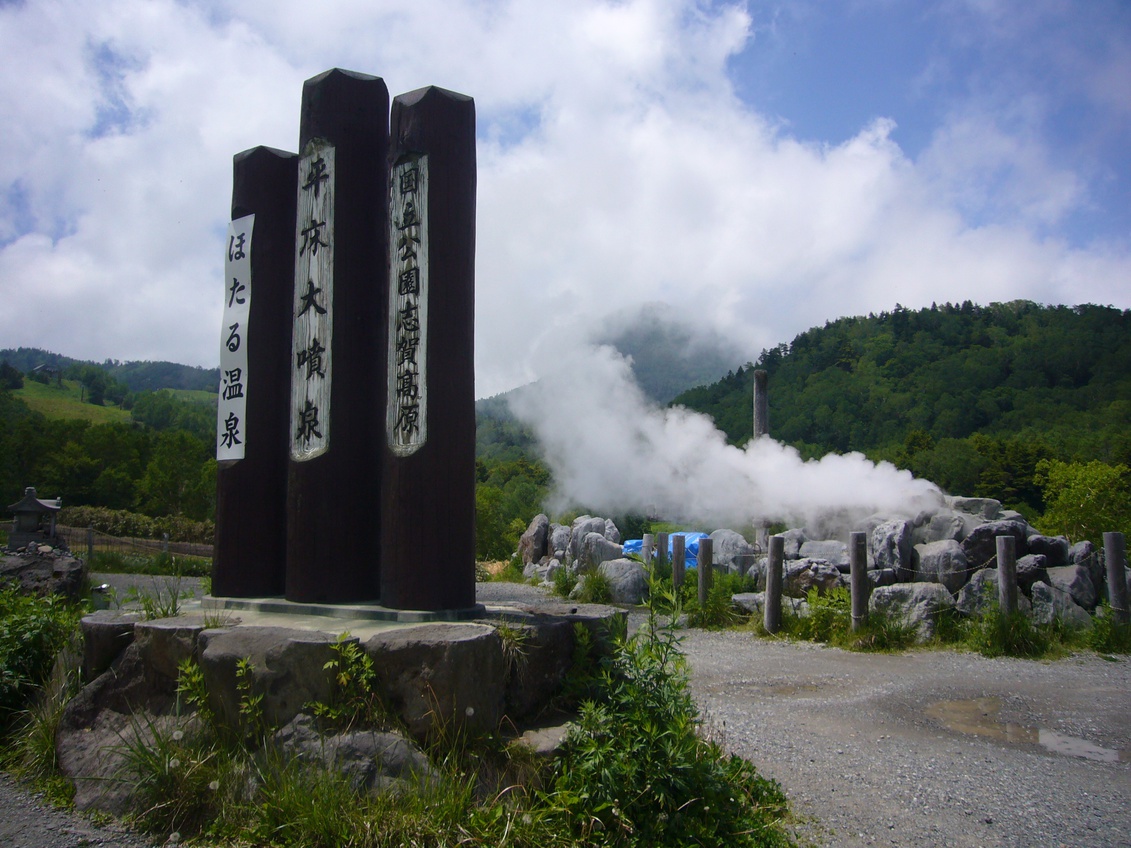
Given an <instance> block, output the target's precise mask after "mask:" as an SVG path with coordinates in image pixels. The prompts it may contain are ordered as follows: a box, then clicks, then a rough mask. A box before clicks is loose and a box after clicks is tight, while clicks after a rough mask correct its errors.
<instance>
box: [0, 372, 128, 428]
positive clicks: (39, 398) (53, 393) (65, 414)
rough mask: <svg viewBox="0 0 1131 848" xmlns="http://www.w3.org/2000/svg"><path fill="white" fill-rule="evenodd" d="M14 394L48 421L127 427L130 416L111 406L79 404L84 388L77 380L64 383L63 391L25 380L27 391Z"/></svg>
mask: <svg viewBox="0 0 1131 848" xmlns="http://www.w3.org/2000/svg"><path fill="white" fill-rule="evenodd" d="M12 394H14V395H15V396H16V397H18V398H20V400H22V401H23V402H24V403H26V404H27V405H28V407H30V408H31V409H33V410H35V411H36V412H41V413H43V414H44V415H45V416H47V417H48V418H68V419H70V418H80V419H85V420H87V421H91V422H93V423H95V424H113V423H127V422H129V421H130V414H129V412H127V411H126V410H124V409H119V408H118V407H116V406H113V405H110V404H107V405H106V406H95V405H93V404H90V403H83V402H81V401H80V400H79V398H80V396H81V387H80V386H79V384H78V383H77V382H76V381H74V380H64V381H63V385H62V387H59V386H56V385H55V384H54V383H52V384H51V385H48V386H45V385H43V384H42V383H37V382H35V381H34V380H25V381H24V387H23V388H22V389H17V390H16V391H14V392H13V393H12Z"/></svg>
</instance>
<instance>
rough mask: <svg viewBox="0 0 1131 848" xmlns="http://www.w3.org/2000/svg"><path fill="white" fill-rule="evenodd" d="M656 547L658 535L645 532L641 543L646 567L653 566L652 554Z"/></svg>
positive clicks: (641, 551)
mask: <svg viewBox="0 0 1131 848" xmlns="http://www.w3.org/2000/svg"><path fill="white" fill-rule="evenodd" d="M655 547H656V537H655V536H654V535H652V534H651V533H645V534H644V538H643V540H642V541H641V545H640V554H641V555H642V556H643V557H644V567H645V568H651V567H652V556H653V553H654V549H655Z"/></svg>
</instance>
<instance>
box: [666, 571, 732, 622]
mask: <svg viewBox="0 0 1131 848" xmlns="http://www.w3.org/2000/svg"><path fill="white" fill-rule="evenodd" d="M690 577H691V578H692V579H691V580H687V579H685V580H684V584H683V587H682V590H681V595H683V597H684V598H686V600H683V601H682V602H683V604H684V605H685V608H686V609H687V623H688V625H689V626H691V627H702V628H704V629H716V628H720V627H731V626H732V625H735V624H738V623H739V622H740V621H742V619H743V617H744V614H743V613H742V612H740V611H739V610H738V609H737V608H736V607H735V606H734V603H733V602H732V601H731V596H732V595H736V594H739V593H740V592H752V591H754V579H753V578H751V577H746V576H744V575H741V574H725V573H718V572H716V573H715V574H714V576H713V577H714V579H713V580H712V582H711V588H710V589H709V590H708V591H707V602H706V603H705V604H703V605H702V606H700V604H699V587H698V586H697V585H696V584H695V583H693V582H692V580H694V579H696V578H697V577H698V575H697V573H696V572H691V573H690ZM660 579H661V580H662V581H663V578H662V577H661V578H660ZM664 582H665V584H666V585H670V578H669V579H668V580H667V581H664Z"/></svg>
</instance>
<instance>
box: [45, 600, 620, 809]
mask: <svg viewBox="0 0 1131 848" xmlns="http://www.w3.org/2000/svg"><path fill="white" fill-rule="evenodd" d="M347 608H348V609H353V608H354V605H348V606H347V607H343V609H342V610H341V611H340V612H339V613H338V614H336V615H315V614H295V613H287V614H284V613H280V612H278V611H273V610H264V609H239V610H237V609H232V608H223V609H218V608H217V607H215V606H210V607H209V608H207V611H206V610H205V609H202V608H201V606H200V605H199V604H195V603H188V604H185V605H184V606H183V607H182V610H183V614H181V615H179V616H177V617H176V618H166V619H157V620H152V621H142V620H140V615H139V614H138V613H137V612H136V611H135V612H129V611H117V610H102V611H99V612H95V613H92V614H90V615H88V616H86V617H85V618H84V619H83V621H82V631H83V636H84V640H83V641H84V652H85V654H84V657H83V676H84V683H85V685H84V687H83V688H82V690H81V691H80V692H79V694H78V695H77V696H76V697H75V698H74V699H73V700H72V701H71V702H70V703H69V704H68V705H67V707H66V709H65V711H64V714H63V717H62V720H61V721H60V725H59V730H58V733H57V735H56V748H57V753H58V757H59V764H60V769H61V770H62V772H63V773H64V774H65V775H67V776H68V777H69V778H71V779H72V780H73V781H74V783H75V786H76V794H75V806H76V807H77V808H79V809H83V810H87V809H98V810H105V811H107V812H111V813H121V812H124V811H125V810H126V809H127V808H128V806H129V801H130V797H129V796H130V792H131V791H132V785H133V783H132V781H131V780H130V779H129V776H128V775H127V774H126V772H125V770H124V766H125V759H124V755H123V752H124V747H125V746H124V745H123V739H127V738H132V737H133V736H136V735H138V734H142V735H144V734H146V733H149V734H152V733H153V732H154V730H155V729H164V730H166V731H168V732H172V730H173V729H177V728H182V727H184V728H189V727H191V726H192V724H193V722H194V721H196V719H195V718H194V716H193V714H192V711H191V710H189V709H187V708H186V706H185V704H184V703H183V698H178V695H177V691H176V690H177V667H178V664H179V663H181V662H182V661H183V660H185V659H191V660H193V661H195V662H196V663H198V664H199V666H200V668H201V670H202V672H203V676H204V679H205V682H206V685H207V689H208V693H209V699H210V702H211V703H210V706H211V708H212V709H213V711H214V712H215V713H216V714H217V715H218V716H219V717H220V718H221V720H222V721H224V722H226V723H228V724H229V725H230V726H232V727H238V726H239V723H240V692H239V689H238V687H237V666H238V664H239V662H240V661H241V660H247V661H249V662H250V664H251V668H252V682H251V685H252V689H253V691H254V693H255V694H257V695H262V701H261V706H262V711H263V717H264V719H265V721H266V722H267V724H268V725H269V726H271V727H274V728H279V729H280V733H282V734H283V735H284V736H285V735H286V733H285V732H283V730H284V729H285V728H287V727H292V725H293V726H296V727H297V726H299V725H302V726H305V725H303V723H304V722H308V719H307V718H305V716H309V715H310V714H311V712H312V708H311V707H310V704H311V703H312V702H323V703H330V702H331V701H332V699H333V698H334V692H335V688H334V687H335V671H334V670H333V668H329V669H328V668H327V663H328V662H329V661H331V660H333V659H335V658H336V654H335V651H334V645H335V643H336V642H337V641H338V639H339V638H342V637H343V634H348V635H346V636H345V638H348V639H350V640H353V641H356V642H357V643H358V644H360V645H361V647H362V648H363V649H364V650H365V652H366V654H367V655H368V656H369V657H371V658H372V660H373V666H374V669H375V671H376V676H377V683H376V687H377V689H378V691H379V693H380V695H381V698H382V701H383V703H384V704H385V705H386V706H387V707H388V709H389V710H390V712H391V713H392V718H393V724H394V725H396V726H397V727H399V728H400V732H401V733H402V734H403V738H404V741H405V744H406V745H408V746H410V747H411V746H412V745H413V744H414V743H422V742H424V741H425V740H426V739H428V738H429V737H430V736H432V735H434V734H436V733H445V734H446V733H451V732H453V731H454V732H457V733H458V732H462V731H467V732H470V733H472V734H476V733H484V732H487V733H492V732H499V733H503V734H504V735H508V736H509V735H513V736H515V737H516V738H521V736H522V734H523V733H524V731H527V730H528V729H530V728H540V727H542V729H541V730H536V731H535V732H532V733H530V734H527V735H528V736H529V737H530V743H529V744H531V745H532V747H534V748H535V750H536V751H537V750H539V749H540V748H543V747H545V746H546V745H547V744H548V742H547V739H549V738H550V737H553V736H554V734H553V733H552V732H550V733H548V732H547V731H546V730H545V729H544V725H545V724H546V719H547V716H550V715H552V714H553V710H554V708H555V707H556V704H555V696H556V695H558V694H559V693H560V691H561V688H562V685H563V682H564V680H565V678H566V675H567V674H568V672H569V671H570V669H571V668H572V666H573V663H574V661H575V657H574V647H575V644H574V642H575V636H576V629H575V628H576V627H577V626H578V625H581V626H582V627H584V628H585V629H586V630H587V631H589V633H590V634H592V636H593V637H594V638H593V640H592V641H593V643H594V644H595V645H597V646H599V648H600V646H604V648H600V649H601V650H604V649H605V648H607V647H608V645H609V644H610V643H609V641H608V639H607V634H608V633H609V632H610V629H611V627H612V626H613V625H614V619H617V618H621V617H624V616H625V612H624V610H621V609H617V608H615V607H608V606H602V605H595V604H571V605H567V604H562V603H558V602H555V601H549V600H548V601H546V602H539V603H536V604H506V605H503V604H500V605H497V606H496V605H492V606H489V607H482V606H481V607H479V610H480V612H479V615H478V617H477V618H475V619H474V620H470V621H460V622H435V621H433V622H406V621H403V620H402V621H395V620H390V619H384V618H380V617H361V616H358V617H346V615H345V612H346V609H347ZM504 624H505V627H502V626H501V625H504ZM590 659H591V661H592V662H594V663H596V662H597V661H598V659H599V656H592V657H591V658H590ZM296 721H297V722H298V723H299V725H295V722H296ZM553 723H559V722H553ZM292 730H293V727H292ZM292 735H293V734H292ZM557 735H558V737H559V739H560V735H561V734H560V732H559V733H558V734H557ZM551 741H552V740H551ZM335 744H337V742H335ZM394 747H396V746H394ZM401 747H403V746H401ZM377 766H378V768H379V767H380V764H377Z"/></svg>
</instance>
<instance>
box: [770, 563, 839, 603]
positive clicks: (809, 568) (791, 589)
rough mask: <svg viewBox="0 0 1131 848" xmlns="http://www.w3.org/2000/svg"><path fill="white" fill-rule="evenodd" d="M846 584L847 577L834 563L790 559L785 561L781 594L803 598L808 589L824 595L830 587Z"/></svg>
mask: <svg viewBox="0 0 1131 848" xmlns="http://www.w3.org/2000/svg"><path fill="white" fill-rule="evenodd" d="M838 586H848V579H847V578H846V577H845V576H844V575H843V574H841V573H840V569H838V568H837V567H836V566H835V565H833V564H831V563H829V562H828V561H826V560H823V559H792V560H786V562H785V574H784V575H783V579H782V594H784V595H789V596H790V597H793V598H804V597H805V596H806V595H807V594H808V593H809V590H810V589H814V588H815V589H816V590H817V592H818V594H821V595H824V594H825V593H826V592H828V591H829V590H830V589H834V588H836V587H838Z"/></svg>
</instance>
